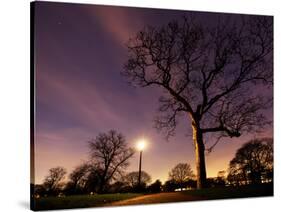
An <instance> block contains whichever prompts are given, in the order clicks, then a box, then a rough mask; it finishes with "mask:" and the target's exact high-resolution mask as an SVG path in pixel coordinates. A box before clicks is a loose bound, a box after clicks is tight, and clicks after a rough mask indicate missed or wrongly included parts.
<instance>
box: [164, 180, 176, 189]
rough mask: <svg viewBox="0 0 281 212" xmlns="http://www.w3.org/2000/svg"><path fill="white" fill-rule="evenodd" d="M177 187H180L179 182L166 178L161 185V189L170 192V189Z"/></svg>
mask: <svg viewBox="0 0 281 212" xmlns="http://www.w3.org/2000/svg"><path fill="white" fill-rule="evenodd" d="M179 187H180V186H179V184H178V183H177V182H175V181H174V180H167V181H166V182H165V184H164V185H163V190H164V191H168V192H170V191H175V189H177V188H179Z"/></svg>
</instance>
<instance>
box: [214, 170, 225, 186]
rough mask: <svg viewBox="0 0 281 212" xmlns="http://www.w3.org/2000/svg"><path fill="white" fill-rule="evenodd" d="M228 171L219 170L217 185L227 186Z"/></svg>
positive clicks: (216, 179)
mask: <svg viewBox="0 0 281 212" xmlns="http://www.w3.org/2000/svg"><path fill="white" fill-rule="evenodd" d="M225 174H226V171H224V170H223V171H219V172H218V174H217V177H216V178H215V186H225V184H226V177H225Z"/></svg>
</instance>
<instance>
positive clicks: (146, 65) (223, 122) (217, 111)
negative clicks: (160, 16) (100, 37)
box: [122, 16, 273, 188]
mask: <svg viewBox="0 0 281 212" xmlns="http://www.w3.org/2000/svg"><path fill="white" fill-rule="evenodd" d="M236 17H237V16H236ZM127 47H128V60H127V62H126V64H125V66H124V71H123V72H122V74H123V75H124V76H125V77H127V79H128V80H129V81H130V82H131V83H132V84H134V85H137V86H140V87H148V86H154V87H159V88H161V89H162V90H163V95H162V96H161V97H160V98H159V103H160V107H159V112H160V113H162V114H163V115H159V116H157V117H156V120H155V123H156V127H157V128H158V129H160V130H165V133H166V136H167V138H169V137H170V136H173V135H174V132H175V129H176V126H177V124H178V121H179V116H180V115H183V116H184V117H186V119H188V120H190V123H191V125H190V126H191V128H192V132H193V142H194V147H195V157H196V170H197V187H198V188H201V187H204V184H205V182H206V167H205V143H204V135H205V134H207V133H215V135H217V136H218V137H217V138H218V140H217V141H216V142H215V143H214V145H213V146H211V147H210V148H209V150H211V149H212V148H213V147H214V146H215V145H216V144H217V142H218V141H219V139H220V138H222V137H225V136H228V137H239V136H240V135H241V133H243V132H250V131H253V130H257V129H260V128H262V127H263V126H264V125H265V124H266V123H267V120H266V119H265V117H264V116H263V113H262V110H263V109H265V108H267V107H268V106H269V104H268V102H269V100H268V99H267V98H265V96H266V95H265V93H266V92H264V90H265V89H266V88H268V87H266V86H271V85H272V82H273V80H272V75H273V71H272V49H273V22H272V17H264V16H263V17H261V16H247V17H246V18H245V19H242V18H241V19H230V18H229V19H227V20H226V21H225V22H224V21H221V20H220V19H219V21H218V22H217V23H211V24H210V23H208V22H204V24H203V23H201V22H200V21H198V20H196V19H188V18H186V17H184V18H183V20H182V21H172V22H170V23H168V24H167V25H164V26H162V27H151V26H148V27H145V28H144V29H143V30H141V31H139V32H138V33H137V34H136V36H134V37H132V38H131V39H130V40H129V42H128V44H127ZM261 88H262V89H263V92H256V91H257V89H259V90H260V91H261ZM270 88H271V87H270ZM267 93H268V92H267ZM267 95H268V94H267ZM269 95H271V94H269Z"/></svg>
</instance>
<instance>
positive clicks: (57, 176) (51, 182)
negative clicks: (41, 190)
mask: <svg viewBox="0 0 281 212" xmlns="http://www.w3.org/2000/svg"><path fill="white" fill-rule="evenodd" d="M65 175H66V169H65V168H63V167H60V166H58V167H55V168H51V169H50V170H49V175H47V176H46V177H45V179H44V182H43V186H44V187H45V189H46V191H47V192H48V193H49V194H50V195H55V194H57V193H58V192H59V190H60V189H61V188H62V180H63V179H64V177H65Z"/></svg>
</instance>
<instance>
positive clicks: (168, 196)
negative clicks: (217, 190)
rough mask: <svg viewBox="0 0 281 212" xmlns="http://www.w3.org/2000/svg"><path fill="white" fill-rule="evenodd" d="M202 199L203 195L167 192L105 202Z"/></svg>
mask: <svg viewBox="0 0 281 212" xmlns="http://www.w3.org/2000/svg"><path fill="white" fill-rule="evenodd" d="M195 200H204V198H203V197H199V196H191V195H187V194H183V193H181V192H169V193H158V194H148V195H143V196H140V197H135V198H132V199H127V200H121V201H117V202H113V203H110V204H107V206H120V205H138V204H153V203H154V204H155V203H168V202H182V201H195Z"/></svg>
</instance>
